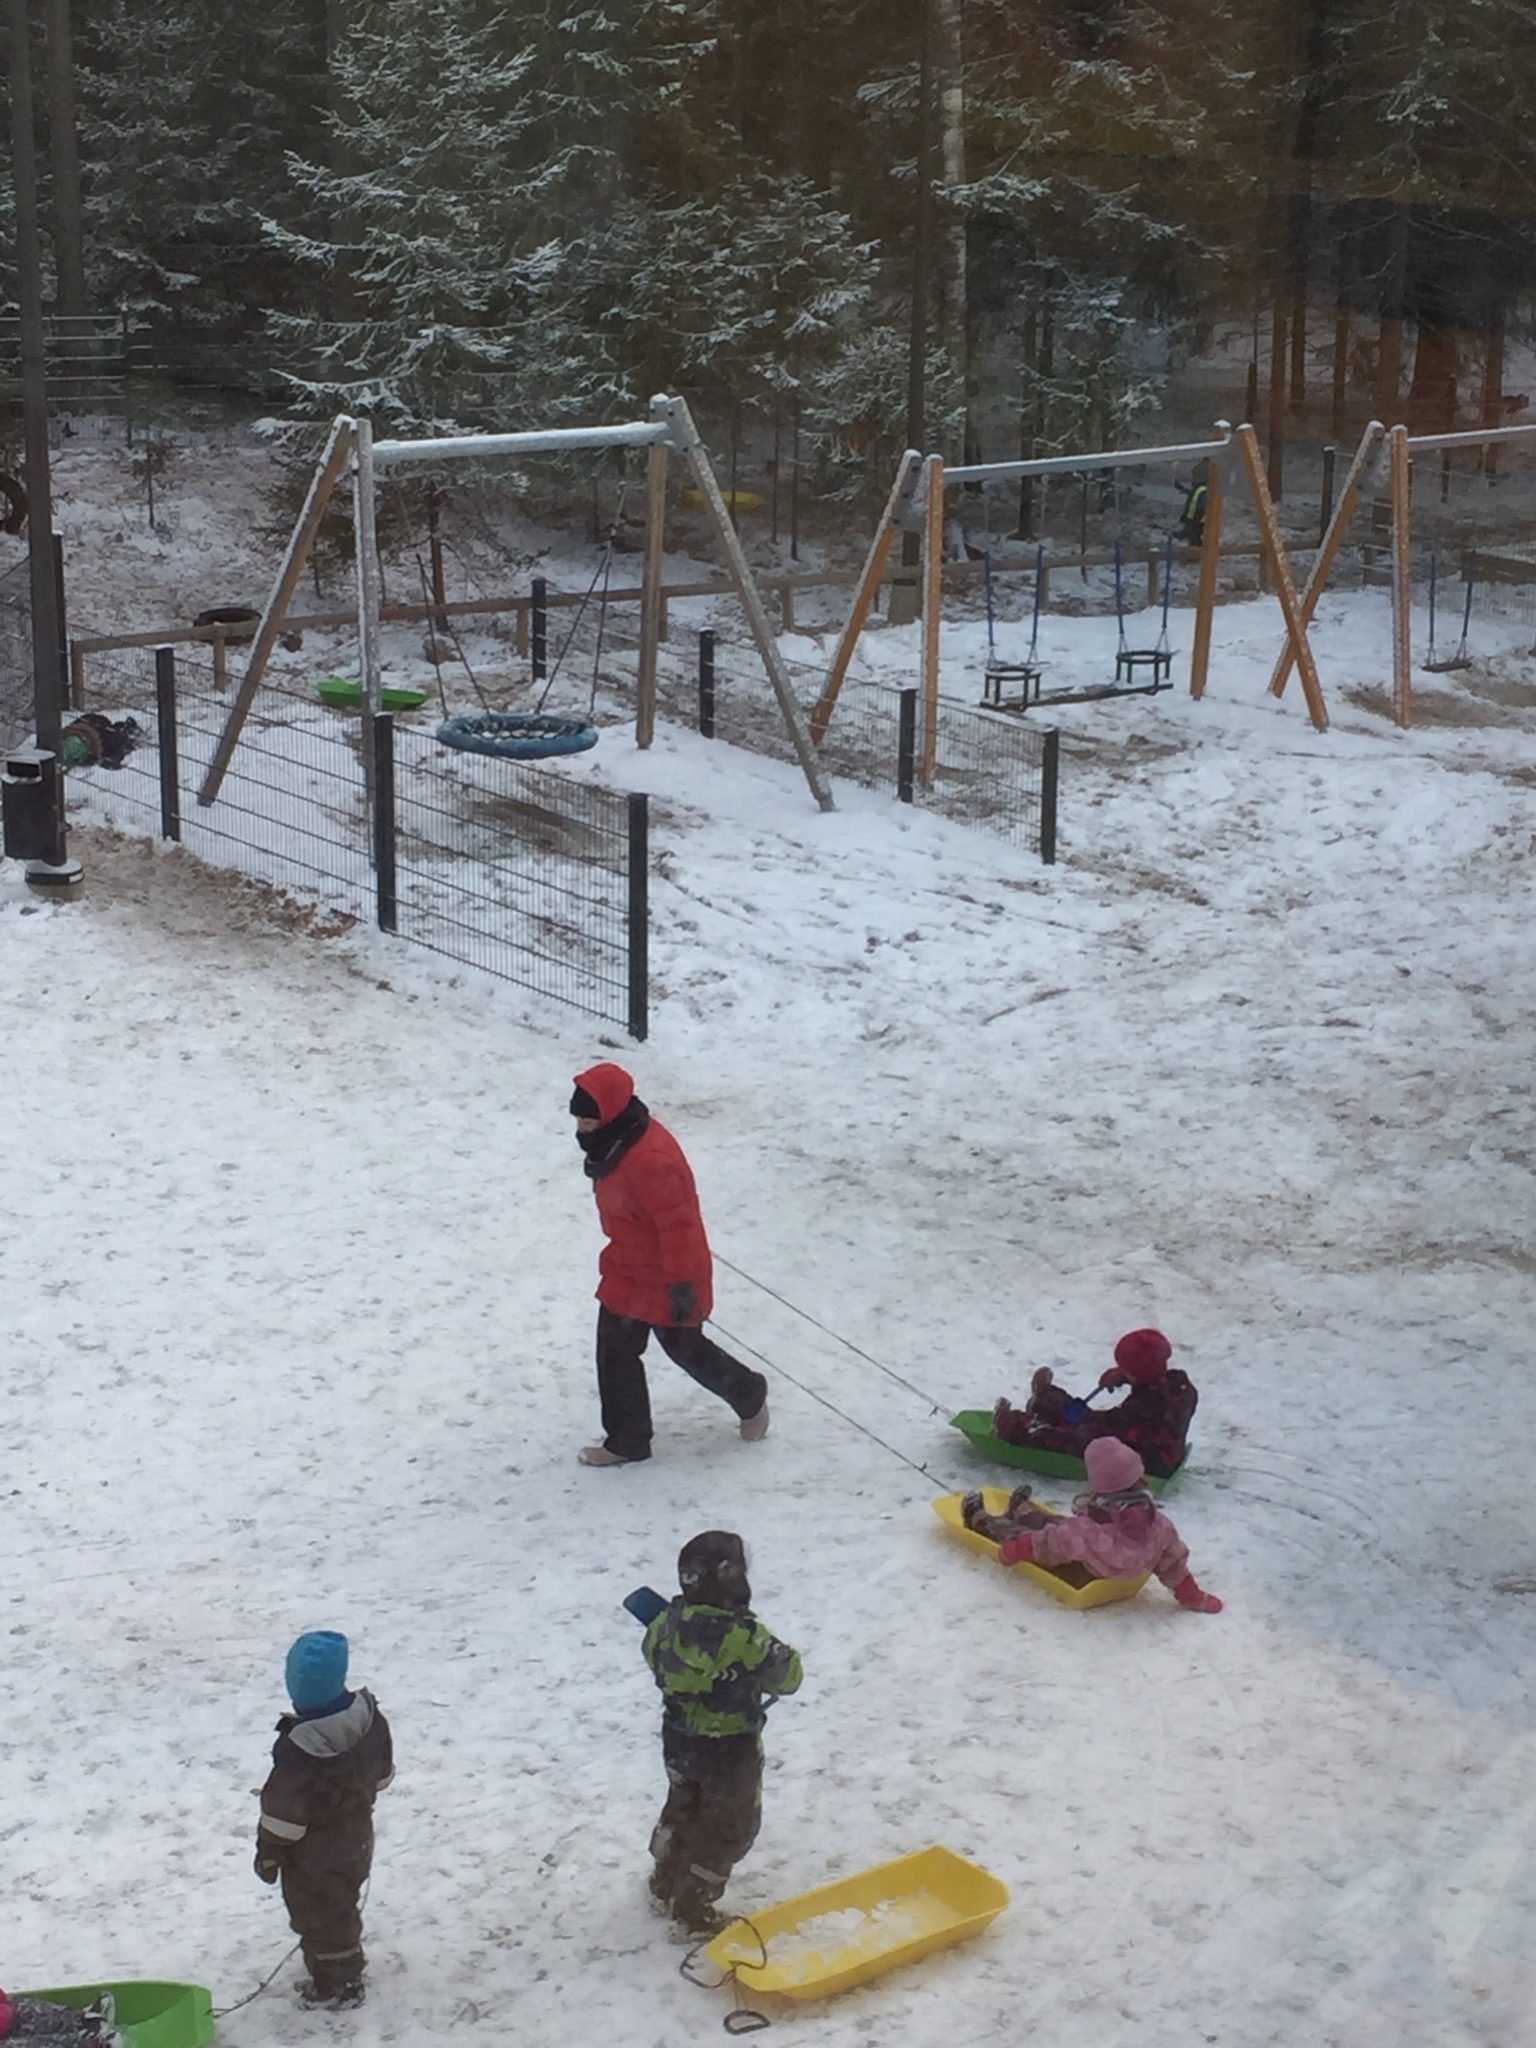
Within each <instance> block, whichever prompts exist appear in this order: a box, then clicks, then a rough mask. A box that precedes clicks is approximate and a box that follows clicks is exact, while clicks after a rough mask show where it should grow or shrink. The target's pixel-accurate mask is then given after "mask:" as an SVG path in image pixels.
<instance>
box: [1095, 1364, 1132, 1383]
mask: <svg viewBox="0 0 1536 2048" xmlns="http://www.w3.org/2000/svg"><path fill="white" fill-rule="evenodd" d="M1130 1383H1131V1376H1130V1374H1129V1373H1124V1372H1122V1371H1121V1370H1120V1368H1119V1366H1118V1365H1112V1366H1110V1367H1109V1368H1108V1370H1107V1371H1105V1372H1101V1373H1100V1374H1099V1385H1100V1386H1101V1387H1128V1386H1129V1385H1130Z"/></svg>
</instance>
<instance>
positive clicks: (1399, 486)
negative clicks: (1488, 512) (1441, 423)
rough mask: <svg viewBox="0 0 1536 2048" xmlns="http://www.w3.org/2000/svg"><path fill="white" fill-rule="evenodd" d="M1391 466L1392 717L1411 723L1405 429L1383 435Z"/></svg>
mask: <svg viewBox="0 0 1536 2048" xmlns="http://www.w3.org/2000/svg"><path fill="white" fill-rule="evenodd" d="M1387 445H1388V448H1389V451H1390V456H1391V465H1392V716H1393V717H1394V718H1395V719H1396V720H1397V722H1398V724H1399V725H1412V723H1413V615H1412V611H1411V606H1412V604H1413V521H1412V495H1413V494H1412V489H1411V484H1412V476H1413V458H1412V456H1411V455H1410V453H1409V449H1408V429H1407V428H1406V427H1394V428H1393V429H1392V431H1391V433H1390V434H1389V435H1388V436H1387Z"/></svg>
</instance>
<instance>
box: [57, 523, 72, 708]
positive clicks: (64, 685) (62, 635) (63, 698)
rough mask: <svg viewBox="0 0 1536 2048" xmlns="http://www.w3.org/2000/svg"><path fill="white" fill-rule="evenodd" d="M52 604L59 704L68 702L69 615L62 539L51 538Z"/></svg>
mask: <svg viewBox="0 0 1536 2048" xmlns="http://www.w3.org/2000/svg"><path fill="white" fill-rule="evenodd" d="M53 602H54V605H55V607H56V610H57V614H58V632H59V704H60V706H61V707H62V706H64V705H66V704H68V702H69V614H68V612H67V611H66V609H65V606H64V537H63V535H62V534H59V533H56V534H54V536H53Z"/></svg>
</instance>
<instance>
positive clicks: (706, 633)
mask: <svg viewBox="0 0 1536 2048" xmlns="http://www.w3.org/2000/svg"><path fill="white" fill-rule="evenodd" d="M699 731H700V733H701V734H702V735H703V737H704V738H705V739H707V740H712V739H713V738H714V736H715V629H714V627H713V626H705V627H704V628H703V630H702V631H701V632H700V634H699Z"/></svg>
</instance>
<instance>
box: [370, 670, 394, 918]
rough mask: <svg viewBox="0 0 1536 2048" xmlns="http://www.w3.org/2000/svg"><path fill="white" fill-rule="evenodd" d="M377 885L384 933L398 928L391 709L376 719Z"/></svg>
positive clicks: (374, 802)
mask: <svg viewBox="0 0 1536 2048" xmlns="http://www.w3.org/2000/svg"><path fill="white" fill-rule="evenodd" d="M373 888H374V901H375V903H376V904H377V906H378V924H379V930H380V931H381V932H392V931H395V930H397V929H398V923H397V916H398V912H399V908H400V903H399V896H398V893H397V889H396V882H395V721H394V718H393V717H392V716H391V714H390V713H389V712H387V711H381V712H379V713H378V714H377V715H376V716H375V718H374V720H373Z"/></svg>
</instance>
